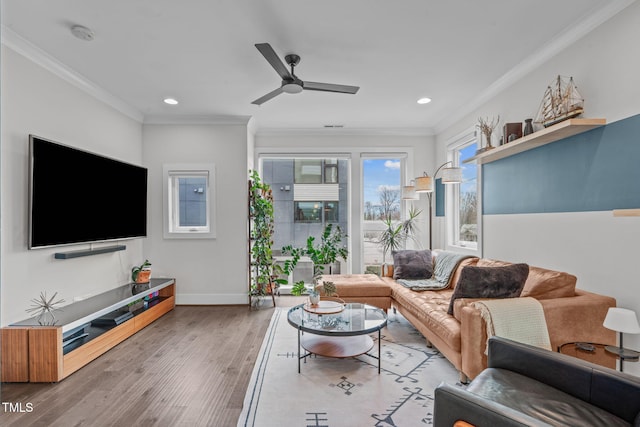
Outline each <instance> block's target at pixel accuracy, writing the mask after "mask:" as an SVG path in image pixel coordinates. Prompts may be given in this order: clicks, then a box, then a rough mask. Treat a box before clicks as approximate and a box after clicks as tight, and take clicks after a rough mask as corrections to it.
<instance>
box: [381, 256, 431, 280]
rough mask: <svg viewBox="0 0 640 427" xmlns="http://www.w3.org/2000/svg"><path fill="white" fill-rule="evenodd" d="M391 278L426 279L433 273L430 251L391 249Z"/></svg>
mask: <svg viewBox="0 0 640 427" xmlns="http://www.w3.org/2000/svg"><path fill="white" fill-rule="evenodd" d="M391 253H392V255H393V278H394V279H406V280H419V279H428V278H430V277H431V276H432V275H433V264H432V262H431V251H430V250H428V249H425V250H404V251H393V252H391Z"/></svg>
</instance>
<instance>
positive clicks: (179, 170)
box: [163, 164, 215, 239]
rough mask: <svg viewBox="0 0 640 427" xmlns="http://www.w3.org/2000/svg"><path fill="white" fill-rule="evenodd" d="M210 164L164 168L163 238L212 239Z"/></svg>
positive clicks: (213, 229) (212, 180)
mask: <svg viewBox="0 0 640 427" xmlns="http://www.w3.org/2000/svg"><path fill="white" fill-rule="evenodd" d="M214 170H215V166H214V165H213V164H200V165H164V167H163V176H164V205H165V209H164V212H165V215H164V216H165V220H164V237H165V238H166V239H170V238H196V239H202V238H214V237H215V227H214V221H213V219H214V217H213V212H214V209H213V191H212V188H213V182H214Z"/></svg>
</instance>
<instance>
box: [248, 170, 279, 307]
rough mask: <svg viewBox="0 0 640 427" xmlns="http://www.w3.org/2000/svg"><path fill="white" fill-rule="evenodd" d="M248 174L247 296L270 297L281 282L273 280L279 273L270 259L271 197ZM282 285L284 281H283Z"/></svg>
mask: <svg viewBox="0 0 640 427" xmlns="http://www.w3.org/2000/svg"><path fill="white" fill-rule="evenodd" d="M249 172H250V181H249V216H250V224H251V225H250V235H249V238H250V253H251V266H250V268H251V274H250V285H249V295H250V296H251V297H254V296H255V297H260V296H264V295H267V294H273V293H274V292H275V288H276V287H277V285H278V284H280V283H281V282H282V281H281V280H278V279H277V276H278V275H279V274H280V273H281V272H282V269H281V268H280V267H279V266H278V265H276V264H275V261H274V259H273V251H272V249H271V245H272V244H273V237H272V236H273V230H274V216H273V197H272V193H271V186H270V185H269V184H265V183H264V182H262V180H261V179H260V175H259V174H258V172H257V171H255V170H254V171H249ZM285 282H286V281H285Z"/></svg>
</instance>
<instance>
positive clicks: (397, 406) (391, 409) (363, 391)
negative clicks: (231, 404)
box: [238, 308, 462, 427]
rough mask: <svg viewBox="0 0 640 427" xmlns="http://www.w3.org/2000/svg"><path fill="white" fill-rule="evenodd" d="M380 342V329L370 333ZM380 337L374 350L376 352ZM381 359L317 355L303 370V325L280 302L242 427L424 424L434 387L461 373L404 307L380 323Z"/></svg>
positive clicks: (247, 398)
mask: <svg viewBox="0 0 640 427" xmlns="http://www.w3.org/2000/svg"><path fill="white" fill-rule="evenodd" d="M371 336H372V338H374V341H375V340H377V337H378V334H377V333H375V334H372V335H371ZM377 349H378V345H377V342H376V343H375V344H374V347H373V349H372V350H371V353H372V354H377ZM381 353H382V359H381V362H382V365H381V373H380V374H378V361H377V360H376V359H375V358H372V357H370V356H367V355H363V356H358V357H356V358H347V359H334V358H326V357H320V356H317V357H316V356H312V357H310V358H308V359H307V361H306V362H304V361H303V362H302V365H301V372H300V373H298V362H297V330H296V329H295V328H294V327H293V326H291V325H290V324H289V323H288V321H287V309H284V308H276V309H275V313H274V314H273V317H272V319H271V323H270V325H269V328H268V330H267V334H266V335H265V339H264V341H263V343H262V348H261V349H260V353H259V355H258V358H257V361H256V364H255V366H254V369H253V373H252V376H251V380H250V382H249V387H248V389H247V393H246V395H245V400H244V407H243V410H242V413H241V415H240V418H239V419H238V426H253V427H258V426H269V427H270V426H279V427H283V426H284V427H288V426H300V427H306V426H313V427H319V426H323V427H340V426H345V427H354V426H357V427H364V426H377V427H381V426H396V427H402V426H421V425H431V424H432V420H433V391H434V389H435V387H436V386H438V384H440V383H441V382H442V381H446V382H448V383H450V384H458V385H459V386H461V387H462V385H461V384H460V383H458V382H457V381H458V373H457V371H456V370H455V368H454V367H453V365H451V363H449V361H447V360H446V359H445V358H444V357H443V356H442V355H441V354H440V353H439V352H438V351H437V350H436V349H432V348H427V346H426V341H425V339H424V338H423V337H422V335H421V334H420V332H418V331H417V330H416V329H414V328H413V326H411V324H410V323H409V322H408V321H407V320H406V319H405V318H404V317H402V316H401V315H400V314H399V313H398V314H394V313H392V312H391V311H390V312H389V316H388V324H387V327H386V328H384V329H383V330H382V344H381Z"/></svg>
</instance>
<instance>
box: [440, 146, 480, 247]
mask: <svg viewBox="0 0 640 427" xmlns="http://www.w3.org/2000/svg"><path fill="white" fill-rule="evenodd" d="M477 148H478V141H477V139H476V137H475V134H473V136H469V137H468V138H463V139H461V140H460V141H459V142H458V143H454V144H452V145H451V146H450V148H449V156H450V158H451V159H452V160H453V162H454V164H455V165H458V166H460V167H461V168H462V183H461V184H460V185H456V186H452V187H453V188H452V193H453V203H452V204H451V205H450V207H451V212H452V215H449V217H448V224H449V233H448V235H449V244H450V245H453V246H457V247H462V248H467V249H470V250H477V249H478V240H479V239H478V236H479V231H480V230H479V227H478V223H479V222H478V218H479V197H478V188H479V187H478V174H479V168H478V166H477V164H476V163H465V162H464V161H465V160H467V159H469V158H471V157H473V156H474V155H475V153H476V150H477Z"/></svg>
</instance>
